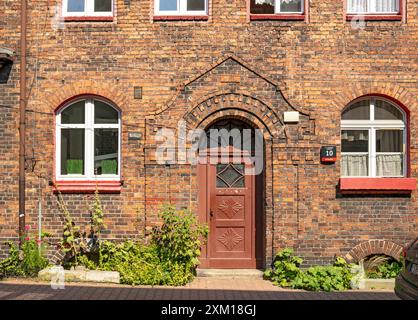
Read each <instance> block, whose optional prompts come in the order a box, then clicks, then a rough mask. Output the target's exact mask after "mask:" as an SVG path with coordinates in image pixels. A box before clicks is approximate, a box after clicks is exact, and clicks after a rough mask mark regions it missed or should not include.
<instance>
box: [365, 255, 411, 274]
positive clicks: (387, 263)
mask: <svg viewBox="0 0 418 320" xmlns="http://www.w3.org/2000/svg"><path fill="white" fill-rule="evenodd" d="M402 267H403V263H402V262H398V261H396V260H395V259H393V258H392V257H388V256H386V255H373V256H371V257H368V258H367V259H365V261H364V269H365V271H366V276H367V277H368V278H370V279H377V278H383V279H390V278H396V277H397V276H398V274H399V273H400V272H401V271H402Z"/></svg>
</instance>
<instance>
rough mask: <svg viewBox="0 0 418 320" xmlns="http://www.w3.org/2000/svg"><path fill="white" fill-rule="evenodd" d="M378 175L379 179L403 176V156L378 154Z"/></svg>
mask: <svg viewBox="0 0 418 320" xmlns="http://www.w3.org/2000/svg"><path fill="white" fill-rule="evenodd" d="M376 175H377V176H379V177H394V176H402V175H403V155H402V154H377V155H376Z"/></svg>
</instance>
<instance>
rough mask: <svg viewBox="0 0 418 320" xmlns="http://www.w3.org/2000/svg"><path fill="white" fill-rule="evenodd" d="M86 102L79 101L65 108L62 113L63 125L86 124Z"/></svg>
mask: <svg viewBox="0 0 418 320" xmlns="http://www.w3.org/2000/svg"><path fill="white" fill-rule="evenodd" d="M85 103H86V102H85V101H79V102H76V103H74V104H72V105H71V106H69V107H67V108H65V109H64V110H63V111H62V112H61V123H63V124H84V123H85V117H84V113H85Z"/></svg>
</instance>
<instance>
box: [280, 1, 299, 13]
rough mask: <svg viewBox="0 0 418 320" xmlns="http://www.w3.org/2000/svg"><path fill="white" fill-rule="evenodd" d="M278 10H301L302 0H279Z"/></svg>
mask: <svg viewBox="0 0 418 320" xmlns="http://www.w3.org/2000/svg"><path fill="white" fill-rule="evenodd" d="M280 12H302V0H280Z"/></svg>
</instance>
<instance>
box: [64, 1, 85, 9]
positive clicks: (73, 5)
mask: <svg viewBox="0 0 418 320" xmlns="http://www.w3.org/2000/svg"><path fill="white" fill-rule="evenodd" d="M83 11H84V0H68V4H67V12H83Z"/></svg>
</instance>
